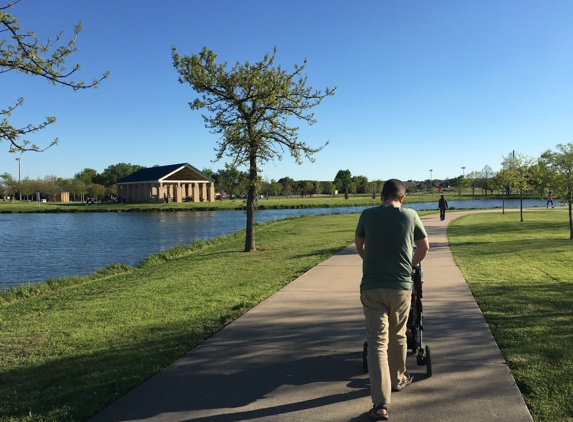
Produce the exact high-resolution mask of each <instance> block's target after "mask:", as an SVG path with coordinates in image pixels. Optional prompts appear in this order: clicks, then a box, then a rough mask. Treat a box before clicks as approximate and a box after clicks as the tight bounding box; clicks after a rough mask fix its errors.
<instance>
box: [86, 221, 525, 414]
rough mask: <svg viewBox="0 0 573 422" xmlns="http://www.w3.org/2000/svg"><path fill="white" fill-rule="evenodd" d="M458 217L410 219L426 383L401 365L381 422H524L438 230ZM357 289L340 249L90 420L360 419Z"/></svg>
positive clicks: (363, 386)
mask: <svg viewBox="0 0 573 422" xmlns="http://www.w3.org/2000/svg"><path fill="white" fill-rule="evenodd" d="M465 214H468V212H460V213H448V215H447V218H448V221H445V222H443V221H440V220H439V217H438V214H435V215H430V216H426V217H422V221H423V222H424V225H425V226H426V229H427V231H428V236H429V239H430V246H431V251H430V253H429V254H428V256H427V257H426V259H425V260H424V261H423V263H422V267H423V270H424V278H425V283H424V299H423V303H424V328H425V330H424V343H425V344H428V345H429V346H430V348H431V352H432V368H433V376H432V377H431V378H427V376H426V367H425V366H417V365H416V360H415V357H414V356H409V357H408V369H409V371H410V372H411V373H412V374H413V375H414V378H415V379H414V383H412V384H411V385H410V386H408V387H407V388H406V389H405V390H404V391H402V392H400V393H394V394H393V395H392V403H391V404H390V405H389V415H390V420H391V421H404V422H406V421H408V422H411V421H440V422H446V421H456V422H458V421H464V422H472V421H504V422H513V421H515V422H518V421H519V422H521V421H524V422H526V421H527V422H530V421H532V420H533V419H532V418H531V416H530V414H529V411H528V409H527V407H526V406H525V403H524V401H523V398H522V396H521V394H520V392H519V390H518V388H517V386H516V384H515V381H514V379H513V377H512V375H511V373H510V371H509V369H508V367H507V364H506V363H505V361H504V359H503V357H502V355H501V353H500V351H499V349H498V347H497V344H496V343H495V341H494V339H493V336H492V335H491V332H490V330H489V328H488V326H487V324H486V322H485V320H484V317H483V315H482V313H481V311H480V309H479V308H478V306H477V304H476V302H475V300H474V298H473V296H472V294H471V293H470V291H469V289H468V287H467V285H466V282H465V280H464V279H463V277H462V275H461V273H460V271H459V270H458V267H457V266H456V264H455V262H454V260H453V258H452V255H451V253H450V250H449V247H448V242H447V237H446V227H447V224H448V222H449V220H451V219H453V218H457V217H459V216H462V215H465ZM360 278H361V259H360V257H359V256H358V254H357V253H356V249H355V247H354V245H351V246H349V247H348V248H346V249H344V250H343V251H342V252H341V253H339V254H337V255H335V256H333V257H332V258H330V259H328V260H326V261H324V262H322V263H321V264H319V265H317V266H316V267H314V268H312V269H311V270H310V271H308V272H307V273H305V274H304V275H302V276H301V277H299V278H298V279H297V280H295V281H293V282H292V283H290V284H289V285H288V286H286V287H285V288H283V289H282V290H280V291H279V292H277V293H276V294H274V295H273V296H271V297H270V298H269V299H267V300H266V301H264V302H262V303H261V304H259V305H258V306H256V307H255V308H253V309H252V310H251V311H249V312H247V313H246V314H245V315H243V316H242V317H240V318H239V319H237V320H236V321H235V322H233V323H232V324H230V325H229V326H227V327H226V328H224V329H223V330H221V331H220V332H218V333H217V334H216V335H214V336H213V337H211V338H210V339H208V340H207V341H205V342H204V343H203V344H201V345H200V346H198V347H196V348H195V349H193V350H192V351H191V352H189V353H188V354H186V355H185V356H184V357H182V358H181V359H179V360H178V361H177V362H175V363H173V364H172V365H171V366H169V367H168V368H166V369H165V370H163V371H162V372H160V373H159V374H157V375H156V376H154V377H152V378H151V379H149V380H148V381H146V382H144V383H143V384H141V385H140V386H139V387H137V388H136V389H134V390H133V391H131V392H130V393H128V394H127V395H125V396H124V397H122V398H120V399H119V400H118V401H116V402H115V403H113V404H112V405H111V406H109V407H108V408H107V409H105V410H104V411H103V412H101V413H100V414H99V415H97V416H96V417H94V418H93V419H92V421H93V422H102V421H105V422H113V421H154V422H155V421H157V422H163V421H165V422H167V421H169V422H172V421H177V422H179V421H204V422H215V421H217V422H235V421H273V422H282V421H337V422H338V421H340V422H343V421H344V422H349V421H368V420H370V419H369V418H368V416H367V415H366V412H367V411H368V410H369V408H370V407H372V404H371V401H370V394H369V381H368V375H367V374H364V372H363V370H362V345H363V343H364V338H365V334H364V322H363V315H362V305H361V304H360V300H359V284H360Z"/></svg>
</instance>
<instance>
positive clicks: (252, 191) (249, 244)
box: [245, 154, 257, 252]
mask: <svg viewBox="0 0 573 422" xmlns="http://www.w3.org/2000/svg"><path fill="white" fill-rule="evenodd" d="M256 184H257V160H256V156H254V154H251V159H250V168H249V192H248V194H247V234H246V236H245V252H255V251H256V250H257V249H256V248H255V195H256Z"/></svg>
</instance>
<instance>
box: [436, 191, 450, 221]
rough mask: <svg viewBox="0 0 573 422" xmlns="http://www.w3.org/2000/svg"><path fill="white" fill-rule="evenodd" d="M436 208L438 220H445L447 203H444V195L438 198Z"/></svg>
mask: <svg viewBox="0 0 573 422" xmlns="http://www.w3.org/2000/svg"><path fill="white" fill-rule="evenodd" d="M438 208H439V209H440V220H442V221H444V220H445V219H446V210H447V209H448V201H446V198H444V195H442V196H440V200H439V201H438Z"/></svg>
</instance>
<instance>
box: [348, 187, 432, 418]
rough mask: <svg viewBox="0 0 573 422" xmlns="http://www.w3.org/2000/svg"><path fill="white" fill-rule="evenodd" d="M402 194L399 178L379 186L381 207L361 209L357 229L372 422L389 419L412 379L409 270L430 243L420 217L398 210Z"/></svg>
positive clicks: (417, 262) (409, 211)
mask: <svg viewBox="0 0 573 422" xmlns="http://www.w3.org/2000/svg"><path fill="white" fill-rule="evenodd" d="M405 193H406V189H405V187H404V184H403V183H402V182H401V181H400V180H397V179H390V180H388V181H387V182H386V183H385V184H384V187H383V188H382V205H381V206H379V207H373V208H368V209H366V210H364V211H363V212H362V214H361V215H360V219H359V221H358V226H357V227H356V236H355V243H356V250H357V251H358V254H359V255H360V256H361V257H362V259H363V263H362V282H361V283H360V300H361V301H362V305H363V311H364V318H365V320H366V338H367V341H368V368H369V375H370V390H371V391H370V394H371V397H372V402H373V403H374V407H373V408H372V409H370V411H369V412H368V416H370V418H372V419H373V420H388V408H387V405H388V404H389V403H390V395H391V392H392V391H395V392H397V391H402V389H404V387H406V386H407V385H408V384H410V383H411V382H412V380H413V377H412V376H411V375H410V374H409V373H408V372H407V371H406V355H407V352H408V345H407V341H406V323H407V321H408V313H409V311H410V302H411V297H412V277H411V272H412V268H413V267H415V266H417V265H418V264H419V263H420V262H421V261H422V259H424V257H425V256H426V253H427V252H428V251H429V249H430V244H429V242H428V236H427V234H426V230H425V229H424V226H423V224H422V222H421V220H420V218H419V217H418V214H417V213H416V212H415V211H414V210H411V209H404V208H402V202H403V201H404V196H405ZM414 245H416V251H415V253H414V251H413V249H414Z"/></svg>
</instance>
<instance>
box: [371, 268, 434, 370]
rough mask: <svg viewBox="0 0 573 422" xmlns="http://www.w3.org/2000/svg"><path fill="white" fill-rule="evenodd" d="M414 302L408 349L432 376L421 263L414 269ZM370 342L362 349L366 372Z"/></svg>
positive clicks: (410, 317)
mask: <svg viewBox="0 0 573 422" xmlns="http://www.w3.org/2000/svg"><path fill="white" fill-rule="evenodd" d="M412 281H413V282H414V285H413V287H412V303H411V304H410V314H409V315H408V322H407V323H406V326H407V327H408V331H407V335H408V349H410V350H412V354H414V355H416V363H417V364H418V365H420V366H423V365H426V374H427V376H428V377H431V376H432V358H431V356H430V347H429V346H427V345H426V346H425V347H424V342H423V336H422V332H423V331H424V325H423V319H424V317H423V315H422V313H423V312H422V311H423V309H422V297H423V294H422V284H423V283H424V273H423V272H422V267H421V265H418V266H417V267H416V268H414V269H413V270H412ZM367 358H368V342H364V348H363V350H362V366H363V367H364V372H368V359H367Z"/></svg>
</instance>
